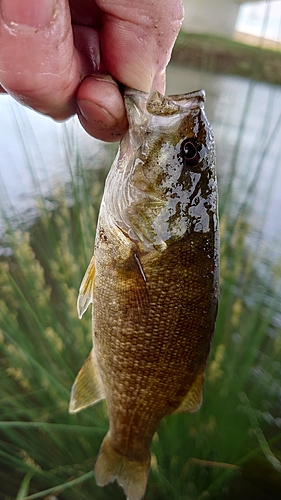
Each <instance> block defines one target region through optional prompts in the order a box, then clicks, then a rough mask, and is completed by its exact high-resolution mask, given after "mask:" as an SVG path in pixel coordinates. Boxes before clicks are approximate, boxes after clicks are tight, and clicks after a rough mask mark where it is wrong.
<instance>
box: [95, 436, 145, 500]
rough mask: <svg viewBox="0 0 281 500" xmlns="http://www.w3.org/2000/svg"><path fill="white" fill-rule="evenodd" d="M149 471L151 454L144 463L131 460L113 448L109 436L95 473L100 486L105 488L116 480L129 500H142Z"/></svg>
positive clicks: (102, 447)
mask: <svg viewBox="0 0 281 500" xmlns="http://www.w3.org/2000/svg"><path fill="white" fill-rule="evenodd" d="M149 469H150V454H149V456H148V458H147V459H146V460H145V461H142V462H138V461H135V460H129V459H128V458H127V457H125V456H123V455H121V454H120V453H118V452H116V451H115V450H114V449H113V448H112V446H111V444H110V438H109V435H108V434H107V435H106V436H105V438H104V440H103V442H102V444H101V447H100V451H99V455H98V458H97V461H96V465H95V470H94V472H95V477H96V482H97V484H98V486H105V485H106V484H107V483H109V482H111V481H114V479H116V480H117V482H118V483H119V484H120V486H122V488H123V490H124V493H125V495H126V496H127V500H141V498H142V497H143V495H144V494H145V490H146V485H147V480H148V475H149Z"/></svg>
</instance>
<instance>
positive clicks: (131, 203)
mask: <svg viewBox="0 0 281 500" xmlns="http://www.w3.org/2000/svg"><path fill="white" fill-rule="evenodd" d="M124 95H125V105H126V109H127V115H128V120H129V132H128V134H127V135H126V136H125V138H124V139H123V142H122V143H121V148H120V156H119V161H120V163H119V164H120V165H121V164H122V165H125V166H126V167H125V168H126V176H127V180H126V183H125V184H126V187H125V193H126V197H127V198H126V200H125V203H124V205H125V206H126V210H125V212H126V223H127V225H129V226H130V228H131V233H133V234H135V235H136V237H137V239H138V240H139V241H140V242H141V243H142V245H143V247H144V248H146V249H150V248H151V247H154V248H157V249H165V248H166V247H167V246H168V245H170V244H172V243H173V242H174V241H175V240H177V239H179V238H182V237H183V236H184V235H185V234H186V233H187V232H191V231H203V232H207V231H209V230H210V216H211V212H212V213H216V210H217V204H216V178H215V147H214V137H213V133H212V128H211V126H210V124H209V122H208V120H207V117H206V115H205V112H204V101H205V93H204V91H202V90H199V91H196V92H191V93H187V94H181V95H177V96H163V95H162V94H160V93H159V92H157V91H153V92H151V93H150V94H147V93H144V92H140V91H136V90H133V89H126V90H125V93H124Z"/></svg>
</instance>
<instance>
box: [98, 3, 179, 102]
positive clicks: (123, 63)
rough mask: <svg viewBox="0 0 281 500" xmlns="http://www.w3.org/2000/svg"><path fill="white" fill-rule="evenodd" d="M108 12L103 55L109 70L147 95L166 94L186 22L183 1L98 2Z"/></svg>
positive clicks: (103, 30) (105, 17)
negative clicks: (175, 47)
mask: <svg viewBox="0 0 281 500" xmlns="http://www.w3.org/2000/svg"><path fill="white" fill-rule="evenodd" d="M97 3H98V5H99V7H100V9H102V10H103V11H104V12H105V15H104V27H103V29H102V32H101V52H102V54H103V60H104V63H105V65H106V68H107V71H108V72H109V73H110V74H111V75H112V76H113V77H114V78H115V79H116V80H118V81H120V82H122V83H123V84H125V85H127V86H129V87H133V88H136V89H139V90H142V91H145V92H149V91H150V90H151V89H152V87H153V88H155V89H157V90H159V91H160V92H163V91H164V87H165V77H164V72H165V68H166V66H167V64H168V62H169V60H170V57H171V51H172V47H173V45H174V42H175V39H176V37H177V35H178V32H179V29H180V26H181V23H182V19H183V7H182V2H181V0H161V1H154V2H151V0H143V1H142V2H139V1H137V0H133V1H132V0H122V1H119V2H112V0H98V2H97Z"/></svg>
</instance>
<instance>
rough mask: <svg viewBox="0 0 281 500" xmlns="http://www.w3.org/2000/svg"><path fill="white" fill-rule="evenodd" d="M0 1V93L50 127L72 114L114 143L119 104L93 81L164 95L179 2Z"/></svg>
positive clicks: (121, 129) (122, 118) (120, 124)
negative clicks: (45, 119) (39, 116)
mask: <svg viewBox="0 0 281 500" xmlns="http://www.w3.org/2000/svg"><path fill="white" fill-rule="evenodd" d="M0 2H1V3H0V14H1V17H0V83H1V85H2V87H0V91H2V92H5V91H6V92H8V93H9V94H10V95H12V96H13V97H14V98H15V99H16V100H17V101H19V102H20V103H22V104H24V105H26V106H29V107H31V108H33V109H35V110H37V111H39V112H40V113H43V114H46V115H49V116H51V117H52V118H54V119H56V120H65V119H66V118H69V117H70V116H72V115H73V114H75V113H76V112H77V114H78V117H79V119H80V122H81V124H82V125H83V127H84V128H85V129H86V130H87V132H88V133H89V134H91V135H92V136H94V137H96V138H98V139H101V140H105V141H115V140H118V139H119V138H120V137H121V136H122V135H123V134H124V133H125V131H126V129H127V119H126V114H125V108H124V102H123V98H122V95H121V93H120V91H119V88H118V86H117V85H116V84H115V83H114V82H113V81H110V78H106V77H105V78H101V77H100V76H99V74H103V75H111V76H112V77H113V78H114V79H115V80H117V81H118V82H120V83H122V84H124V85H126V86H128V87H133V88H136V89H139V90H142V91H145V92H148V91H150V90H152V89H157V90H159V91H160V92H162V93H163V92H164V89H165V68H166V65H167V64H168V62H169V59H170V55H171V50H172V47H173V45H174V42H175V39H176V36H177V34H178V31H179V29H180V25H181V21H182V17H183V8H182V2H181V0H142V1H137V0H114V1H113V0H96V1H94V0H69V1H67V0H0ZM93 74H96V76H93ZM89 75H91V76H89Z"/></svg>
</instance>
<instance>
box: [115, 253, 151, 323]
mask: <svg viewBox="0 0 281 500" xmlns="http://www.w3.org/2000/svg"><path fill="white" fill-rule="evenodd" d="M118 271H119V276H118V279H117V280H116V281H117V293H118V295H119V298H120V305H121V307H122V308H123V309H124V312H125V313H126V315H127V317H130V316H133V317H134V318H135V319H136V320H138V321H139V320H141V318H142V317H144V316H145V315H147V314H148V311H149V298H148V293H147V287H146V276H145V273H144V270H143V267H142V264H141V261H140V259H139V258H138V256H137V255H136V254H135V253H133V254H132V255H131V256H130V257H129V258H128V259H127V260H126V261H125V262H124V263H123V264H122V265H121V266H120V267H119V270H118Z"/></svg>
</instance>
